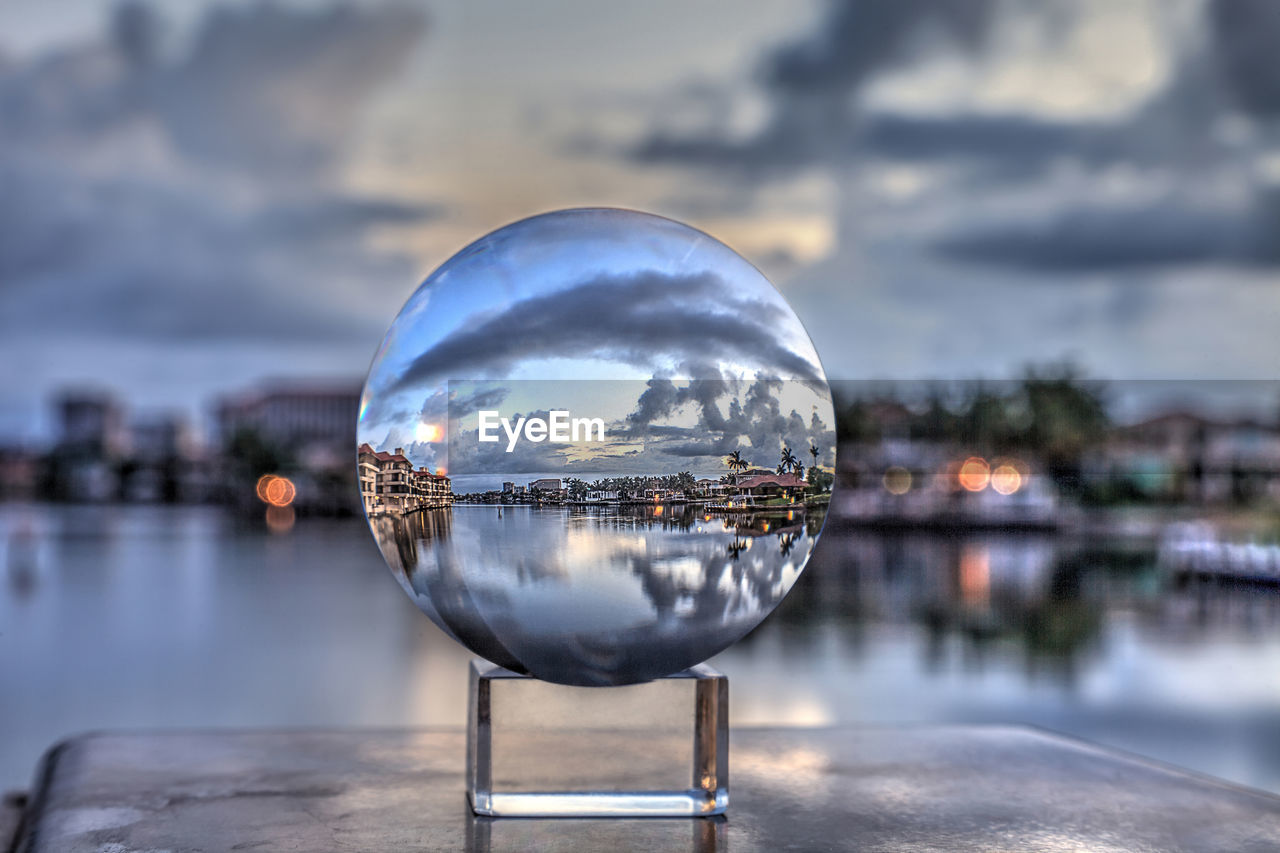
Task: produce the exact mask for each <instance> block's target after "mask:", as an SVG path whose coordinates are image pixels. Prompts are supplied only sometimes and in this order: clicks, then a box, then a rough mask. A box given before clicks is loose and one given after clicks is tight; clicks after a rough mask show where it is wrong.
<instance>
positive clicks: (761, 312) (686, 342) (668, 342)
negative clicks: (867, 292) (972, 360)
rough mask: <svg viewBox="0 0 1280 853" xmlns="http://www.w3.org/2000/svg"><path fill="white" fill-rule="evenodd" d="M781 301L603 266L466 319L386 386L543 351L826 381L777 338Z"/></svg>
mask: <svg viewBox="0 0 1280 853" xmlns="http://www.w3.org/2000/svg"><path fill="white" fill-rule="evenodd" d="M776 310H777V309H776V308H774V307H773V306H771V305H768V304H767V303H764V302H756V301H745V300H741V299H739V298H737V297H736V296H735V294H734V291H733V288H732V287H730V285H729V284H728V283H727V282H725V281H724V280H723V279H721V278H720V277H719V276H716V275H714V274H712V273H699V274H696V275H669V274H666V273H662V272H658V271H656V270H651V271H648V272H642V273H636V274H634V275H601V276H599V277H597V278H594V279H591V280H589V281H585V282H583V283H581V284H577V285H574V286H572V287H569V288H566V289H564V290H560V291H556V292H554V293H550V294H546V295H543V296H535V297H532V298H529V299H525V300H523V301H520V302H516V303H514V304H512V305H510V306H508V307H507V308H506V309H505V310H503V311H501V312H500V313H498V314H496V315H491V316H484V315H481V316H480V317H478V318H476V319H475V320H473V321H470V322H467V323H463V324H460V325H459V328H458V329H457V331H455V332H453V333H452V334H450V335H449V336H448V337H446V338H445V339H444V340H442V341H440V342H439V343H438V344H436V345H435V346H433V347H431V348H430V349H429V350H427V351H426V352H424V353H422V354H421V355H420V356H418V357H417V358H415V359H414V360H413V361H412V362H410V363H409V365H408V366H407V367H406V368H405V370H404V372H403V373H402V374H401V375H400V377H399V378H398V379H396V381H395V382H394V383H393V384H392V385H391V387H390V388H388V389H386V390H385V391H384V393H394V392H396V391H399V390H404V389H406V388H411V387H413V386H415V385H417V384H419V383H423V382H429V381H438V380H439V379H441V378H442V377H450V376H453V377H467V376H473V375H483V374H484V373H485V372H487V371H492V370H506V369H509V368H510V367H511V366H512V365H514V364H515V363H517V362H519V361H524V360H528V359H536V358H545V357H556V358H592V357H595V358H605V359H610V360H614V361H622V362H625V363H628V364H632V365H637V366H644V367H657V366H658V365H656V364H655V354H656V355H659V356H668V355H671V354H677V355H678V356H679V357H680V358H681V359H683V360H684V361H685V362H686V363H687V364H693V365H696V364H715V363H717V362H720V361H724V360H730V361H738V362H741V363H742V364H744V365H749V366H752V367H756V368H759V369H761V370H763V371H765V372H768V373H776V374H778V375H782V376H786V377H789V378H790V377H795V378H799V379H805V380H811V381H818V380H820V379H821V376H820V373H819V371H818V368H817V366H816V365H814V364H813V363H812V362H810V361H809V360H808V359H806V358H805V357H803V356H801V355H799V354H797V353H795V352H792V351H791V350H789V349H787V348H786V347H785V346H783V345H782V344H781V343H780V342H779V341H778V339H777V333H776V323H777V321H778V319H779V318H778V317H777V316H775V315H774V313H773V312H774V311H776ZM705 372H706V371H704V373H705Z"/></svg>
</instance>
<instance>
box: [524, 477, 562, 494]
mask: <svg viewBox="0 0 1280 853" xmlns="http://www.w3.org/2000/svg"><path fill="white" fill-rule="evenodd" d="M529 491H531V492H534V491H539V492H558V491H560V480H559V479H558V478H556V477H544V478H543V479H541V480H534V481H533V482H532V483H530V484H529Z"/></svg>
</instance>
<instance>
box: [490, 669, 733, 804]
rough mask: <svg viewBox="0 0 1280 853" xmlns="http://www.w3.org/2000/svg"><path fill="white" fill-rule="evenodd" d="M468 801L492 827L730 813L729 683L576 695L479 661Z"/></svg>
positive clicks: (713, 679)
mask: <svg viewBox="0 0 1280 853" xmlns="http://www.w3.org/2000/svg"><path fill="white" fill-rule="evenodd" d="M467 797H468V799H469V800H470V802H471V808H472V810H473V811H474V812H475V813H476V814H478V815H487V816H491V817H706V816H708V815H718V814H723V813H724V810H725V809H726V808H727V807H728V805H729V680H728V679H727V678H725V676H724V675H723V674H721V673H719V672H717V671H716V670H714V669H712V668H711V667H709V666H706V665H705V664H703V665H699V666H696V667H693V668H692V669H687V670H685V671H684V672H680V673H676V674H675V675H670V676H667V677H666V678H660V679H658V680H657V681H651V682H648V683H647V684H636V685H629V686H626V687H566V686H564V685H560V684H550V683H548V682H545V681H539V680H538V679H536V678H531V677H529V676H527V675H519V674H517V673H514V672H511V671H510V670H508V669H503V668H502V667H500V666H497V665H495V664H491V663H489V662H488V661H482V660H479V659H476V660H473V661H472V662H471V690H470V709H469V713H468V723H467Z"/></svg>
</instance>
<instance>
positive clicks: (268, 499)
mask: <svg viewBox="0 0 1280 853" xmlns="http://www.w3.org/2000/svg"><path fill="white" fill-rule="evenodd" d="M255 491H256V492H257V494H258V500H260V501H262V502H263V503H265V504H271V505H272V506H275V507H286V506H288V505H289V504H291V503H293V499H294V498H295V497H296V496H297V494H298V490H297V487H295V486H294V485H293V481H292V480H290V479H289V478H288V477H281V476H278V475H276V474H264V475H262V476H261V477H259V478H258V484H257V486H256V487H255Z"/></svg>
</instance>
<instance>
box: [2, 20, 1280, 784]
mask: <svg viewBox="0 0 1280 853" xmlns="http://www.w3.org/2000/svg"><path fill="white" fill-rule="evenodd" d="M1277 46H1280V5H1277V4H1275V3H1273V2H1271V0H1036V2H1031V0H1025V2H1024V1H1022V0H840V2H813V3H791V2H773V0H735V2H731V3H729V2H725V3H720V2H712V3H699V4H695V5H693V6H690V4H686V3H681V2H676V0H654V2H650V3H647V4H639V5H633V6H627V7H621V6H613V5H611V6H608V7H603V6H602V7H595V6H585V7H584V6H583V5H582V4H579V3H576V2H571V0H547V2H543V3H539V4H510V3H505V2H504V3H500V2H496V0H478V2H468V3H462V2H443V0H442V2H430V1H429V0H428V2H422V3H412V4H405V3H399V4H394V3H378V2H360V3H356V2H352V3H337V4H334V3H331V2H328V0H324V2H309V1H308V0H290V2H283V1H282V2H275V3H269V2H243V0H201V2H191V3H185V4H163V5H162V4H158V3H155V4H148V3H145V2H124V3H120V4H117V5H110V4H102V3H100V2H96V0H59V2H47V0H8V2H6V3H5V4H4V5H3V6H0V496H3V498H4V502H3V503H0V548H3V549H4V550H3V559H4V563H3V566H0V568H3V570H4V571H5V572H6V583H5V584H4V585H0V695H3V696H4V697H5V701H4V702H0V784H5V785H20V784H23V783H24V782H25V777H26V775H27V774H28V772H29V771H30V769H31V768H32V767H33V766H34V761H35V759H36V756H37V755H38V754H39V752H40V750H41V749H43V748H44V747H45V746H46V745H48V744H49V743H50V742H51V741H53V740H54V739H55V738H58V737H61V736H64V735H66V734H69V733H71V732H73V731H78V730H83V729H87V728H103V727H110V726H127V727H143V726H170V725H182V726H202V725H256V726H261V725H317V724H340V725H349V724H383V725H406V724H419V723H450V724H452V723H456V722H457V721H459V720H461V718H462V710H461V709H462V701H461V696H462V684H463V683H464V682H463V678H464V676H463V669H462V664H463V662H464V661H465V654H464V653H463V651H462V650H461V649H458V648H456V647H455V646H454V645H453V644H451V642H450V641H448V640H447V639H446V638H445V637H444V636H443V635H442V634H440V633H439V632H438V631H436V630H435V629H434V628H433V627H432V626H431V625H430V624H429V623H428V621H427V620H425V619H423V618H422V617H421V615H420V614H419V613H418V612H417V611H416V610H415V609H414V608H413V606H412V604H411V603H410V602H409V601H407V600H406V599H405V598H404V596H403V595H402V594H401V593H400V592H399V591H398V590H397V589H396V586H395V584H394V583H392V582H391V581H390V580H389V579H388V578H387V577H386V576H385V569H384V568H383V567H382V566H381V558H380V556H379V555H378V553H377V550H376V548H375V547H374V546H373V542H372V539H371V537H369V536H368V535H367V533H366V531H365V530H364V529H363V521H362V520H360V519H359V517H358V515H359V505H360V494H361V490H360V487H359V486H358V485H357V482H356V477H357V473H356V464H355V461H356V457H355V441H354V425H355V411H356V407H357V404H358V392H359V387H358V386H359V379H358V376H359V374H360V373H361V372H362V371H363V369H364V367H365V366H366V365H367V364H368V362H369V359H370V358H371V356H372V355H373V353H374V352H375V351H376V349H377V347H378V342H379V340H380V339H381V336H382V334H383V333H384V331H385V329H386V327H387V325H388V324H389V322H390V320H391V318H392V317H393V316H394V315H395V313H396V311H397V310H398V309H399V307H400V305H401V304H402V303H403V302H404V300H405V299H406V298H407V297H408V295H409V293H410V292H411V290H412V288H413V287H414V286H415V285H416V283H417V282H419V281H421V280H422V279H423V278H424V277H425V275H426V274H427V273H428V272H429V271H430V270H431V269H432V268H434V266H435V265H437V264H438V263H440V262H441V261H443V260H444V259H445V258H447V257H448V256H449V255H451V254H452V253H453V252H454V251H456V250H457V249H459V248H461V247H462V246H463V245H465V244H466V243H467V242H469V241H470V240H472V239H474V238H475V237H477V236H479V235H481V234H484V233H486V232H488V231H490V230H492V229H494V228H496V227H498V226H500V225H502V224H505V223H507V222H509V221H512V220H514V219H518V218H520V217H523V216H527V215H530V214H534V213H538V212H542V211H545V210H548V209H554V208H558V207H567V206H574V205H617V206H624V207H634V208H639V209H644V210H648V211H652V212H655V213H660V214H665V215H669V216H672V217H675V218H677V219H681V220H683V221H687V222H689V223H691V224H693V225H695V226H698V227H701V228H704V229H705V230H707V231H708V232H710V233H711V234H713V235H715V236H717V237H719V238H721V239H723V240H725V241H726V242H727V243H729V244H730V245H732V246H733V247H734V248H736V249H737V250H739V251H740V252H742V253H743V254H744V255H745V256H746V257H747V258H749V259H750V260H752V261H753V262H755V263H756V264H757V265H759V266H760V267H761V268H762V269H763V270H764V271H765V272H766V273H767V274H768V275H770V277H771V278H772V279H773V280H774V281H775V282H776V283H777V284H778V286H779V288H780V289H781V290H782V291H783V293H784V294H785V295H786V296H787V298H788V299H789V300H790V301H791V302H792V303H793V305H794V306H795V308H796V310H797V312H798V313H799V315H800V317H801V319H802V320H803V321H804V322H805V324H806V326H807V328H808V329H809V331H810V333H811V334H812V336H813V338H814V341H815V344H816V345H817V348H818V351H819V353H820V355H821V356H822V358H823V361H824V364H825V367H826V370H827V372H828V374H829V376H831V377H832V378H833V379H835V380H838V381H837V382H836V383H834V384H835V387H836V391H837V394H838V410H839V415H840V423H839V430H840V441H841V455H840V462H839V470H838V471H837V472H836V474H837V479H838V491H837V495H836V498H835V499H833V516H834V517H833V521H832V526H831V528H830V530H829V535H828V536H827V537H826V538H825V539H824V540H823V544H822V545H821V546H820V552H819V555H818V557H816V558H815V560H814V563H813V565H812V567H811V569H810V571H809V572H807V573H806V576H805V578H804V579H803V580H802V581H801V583H799V584H798V585H797V588H796V590H795V591H794V593H793V594H792V596H791V597H790V598H789V599H788V600H787V602H786V603H785V604H784V607H783V608H782V610H781V611H780V612H779V613H778V615H777V617H776V618H775V619H773V620H770V621H769V622H766V624H765V626H764V627H762V628H761V629H760V630H759V631H757V632H756V633H755V634H754V635H753V636H752V637H750V638H749V639H748V641H747V642H745V643H743V644H742V645H741V646H740V647H736V648H735V649H733V650H730V651H729V652H727V653H726V654H725V655H724V656H722V658H721V659H720V660H719V661H718V663H719V664H720V665H721V666H722V667H723V668H724V669H725V670H726V671H727V672H728V673H729V675H730V676H731V677H733V678H734V684H735V715H736V716H735V721H736V722H741V723H786V724H797V723H798V724H805V723H824V722H847V721H864V720H876V721H894V720H990V721H1019V722H1033V723H1038V724H1042V725H1046V726H1049V727H1052V728H1056V729H1060V730H1063V731H1067V732H1072V733H1076V734H1079V735H1082V736H1085V737H1091V738H1094V739H1097V740H1100V741H1103V742H1106V743H1110V744H1113V745H1118V746H1121V747H1126V748H1130V749H1134V750H1136V751H1139V752H1142V753H1145V754H1148V755H1154V756H1157V757H1159V758H1163V759H1166V760H1169V761H1173V762H1175V763H1181V764H1186V765H1189V766H1193V767H1197V768H1199V769H1202V770H1205V771H1207V772H1210V773H1215V774H1218V775H1222V776H1226V777H1228V778H1232V779H1235V780H1238V781H1242V782H1247V783H1250V784H1257V785H1263V786H1266V787H1269V788H1271V789H1273V790H1280V739H1277V737H1276V732H1277V731H1280V682H1277V680H1276V679H1274V678H1271V677H1270V673H1273V672H1275V671H1277V667H1278V666H1280V592H1278V586H1277V578H1280V557H1278V556H1277V553H1278V552H1277V548H1280V509H1278V507H1280V383H1276V382H1274V381H1273V380H1275V379H1276V376H1275V369H1274V365H1275V364H1276V360H1275V356H1276V343H1275V341H1276V329H1277V328H1278V327H1280V290H1278V289H1277V287H1276V282H1277V266H1278V264H1280V248H1278V247H1280V216H1278V214H1277V212H1278V211H1280V126H1278V124H1277V120H1278V118H1280V65H1277V64H1276V63H1275V62H1274V61H1273V56H1274V55H1275V50H1276V48H1277ZM334 377H350V378H348V379H339V380H335V379H334ZM387 441H388V444H387V446H389V447H394V446H396V444H397V442H398V437H396V436H390V435H389V436H387ZM752 461H753V462H755V463H764V462H769V464H770V466H771V464H772V460H752ZM375 476H376V475H375ZM277 481H279V482H278V484H277ZM286 484H287V485H286ZM513 488H518V487H513Z"/></svg>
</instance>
